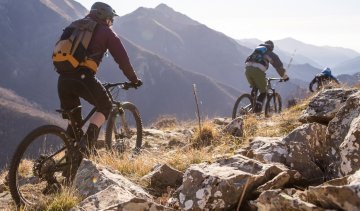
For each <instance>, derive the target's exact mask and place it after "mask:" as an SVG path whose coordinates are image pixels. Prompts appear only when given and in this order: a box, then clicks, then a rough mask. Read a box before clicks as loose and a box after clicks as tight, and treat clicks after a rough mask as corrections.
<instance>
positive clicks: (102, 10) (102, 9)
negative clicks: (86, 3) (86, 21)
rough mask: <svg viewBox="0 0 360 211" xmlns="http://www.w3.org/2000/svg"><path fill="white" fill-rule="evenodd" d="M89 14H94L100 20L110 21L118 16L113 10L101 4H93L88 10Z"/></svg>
mask: <svg viewBox="0 0 360 211" xmlns="http://www.w3.org/2000/svg"><path fill="white" fill-rule="evenodd" d="M90 14H95V15H96V17H97V18H99V19H100V20H106V19H107V18H110V19H112V18H113V17H114V16H118V15H117V14H116V12H115V10H114V9H113V8H111V7H110V6H109V5H107V4H105V3H102V2H95V3H94V4H93V5H92V6H91V9H90Z"/></svg>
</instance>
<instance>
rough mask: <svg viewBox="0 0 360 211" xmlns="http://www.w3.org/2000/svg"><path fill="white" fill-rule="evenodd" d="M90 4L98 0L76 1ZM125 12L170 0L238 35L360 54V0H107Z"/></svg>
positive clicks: (187, 12) (193, 15) (210, 24)
mask: <svg viewBox="0 0 360 211" xmlns="http://www.w3.org/2000/svg"><path fill="white" fill-rule="evenodd" d="M76 1H78V2H80V3H81V4H82V5H84V6H85V7H86V8H87V9H90V7H91V5H92V4H93V3H94V2H96V1H94V0H76ZM102 2H105V3H107V4H109V5H110V6H112V7H113V8H114V9H115V10H116V12H117V13H118V14H119V15H120V16H122V15H126V14H128V13H131V12H133V11H134V10H136V9H137V8H138V7H141V6H142V7H148V8H154V7H156V6H157V5H159V4H160V3H165V4H166V5H168V6H169V7H171V8H173V9H174V10H176V11H178V12H181V13H183V14H185V15H187V16H189V17H190V18H192V19H194V20H196V21H198V22H200V23H203V24H205V25H207V26H208V27H209V28H212V29H215V30H217V31H220V32H223V33H224V34H226V35H228V36H230V37H232V38H235V39H243V38H258V39H261V40H268V39H273V40H276V39H282V38H286V37H293V38H295V39H297V40H300V41H302V42H305V43H309V44H314V45H319V46H323V45H328V46H337V47H346V48H351V49H354V50H356V51H358V52H359V53H360V12H359V10H360V0H342V1H341V0H301V1H299V0H252V1H250V0H102Z"/></svg>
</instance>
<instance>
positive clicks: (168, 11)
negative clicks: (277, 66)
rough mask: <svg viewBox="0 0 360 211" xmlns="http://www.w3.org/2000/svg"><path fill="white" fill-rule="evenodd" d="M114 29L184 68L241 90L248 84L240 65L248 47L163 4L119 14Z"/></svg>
mask: <svg viewBox="0 0 360 211" xmlns="http://www.w3.org/2000/svg"><path fill="white" fill-rule="evenodd" d="M114 29H115V30H116V31H117V32H119V33H120V34H121V35H122V36H123V37H125V38H127V39H128V40H131V41H132V42H134V43H136V44H137V45H139V46H142V47H144V48H146V49H148V50H149V51H152V52H154V53H156V54H158V55H160V56H161V57H164V58H166V59H168V60H170V61H172V62H174V63H175V64H176V65H178V66H180V67H182V68H184V69H185V70H189V71H194V72H198V73H201V74H204V75H207V76H209V77H211V78H213V79H215V80H217V81H219V82H222V83H224V84H228V85H230V86H233V87H235V88H237V89H240V90H244V89H246V88H247V82H245V78H244V77H243V69H244V60H245V58H246V57H247V56H248V54H249V53H250V52H251V49H249V48H246V47H244V46H241V45H239V44H238V43H237V42H236V41H235V40H233V39H231V38H230V37H228V36H226V35H224V34H222V33H220V32H217V31H214V30H212V29H210V28H208V27H207V26H205V25H203V24H200V23H198V22H196V21H194V20H192V19H190V18H189V17H187V16H185V15H183V14H181V13H179V12H176V11H174V10H173V9H172V8H170V7H168V6H166V5H165V4H160V5H159V6H157V7H156V8H155V9H152V8H143V7H141V8H139V9H137V10H135V11H134V12H132V13H130V14H128V15H125V16H123V17H121V18H119V20H117V21H116V22H115V23H114Z"/></svg>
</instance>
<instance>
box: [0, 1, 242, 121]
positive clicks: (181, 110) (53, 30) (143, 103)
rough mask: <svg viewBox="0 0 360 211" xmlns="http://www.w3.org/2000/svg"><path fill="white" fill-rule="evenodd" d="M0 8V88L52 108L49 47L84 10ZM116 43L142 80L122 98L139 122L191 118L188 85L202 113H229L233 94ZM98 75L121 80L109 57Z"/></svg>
mask: <svg viewBox="0 0 360 211" xmlns="http://www.w3.org/2000/svg"><path fill="white" fill-rule="evenodd" d="M57 5H65V6H57ZM66 5H68V6H66ZM1 10H2V11H3V13H0V17H1V19H0V20H3V21H4V22H3V23H4V25H3V26H4V28H5V29H6V30H4V31H6V32H7V33H8V35H6V36H1V37H0V43H1V44H2V45H3V46H5V48H4V49H5V50H3V51H1V53H3V54H4V55H3V56H4V57H3V59H4V60H3V63H2V65H3V67H5V68H6V69H4V70H6V71H3V74H2V77H0V84H1V86H4V87H6V88H10V89H12V90H14V91H15V92H16V93H18V94H19V95H21V96H26V98H27V99H30V100H31V101H34V102H36V103H37V104H39V105H41V106H42V107H44V108H46V109H51V110H53V109H56V108H58V107H59V99H58V96H57V89H56V87H57V73H55V72H54V70H53V66H52V63H51V52H52V48H53V46H54V43H55V41H56V40H57V39H58V37H59V36H60V34H61V30H62V29H63V28H64V27H65V26H67V25H68V24H69V23H70V21H71V20H73V19H77V18H82V17H83V16H84V15H85V14H87V12H86V9H85V8H83V7H82V6H81V5H79V4H78V3H76V2H74V1H71V0H47V1H45V0H29V1H25V2H23V1H20V0H12V1H6V2H5V3H2V4H1ZM179 21H180V22H186V19H181V18H179ZM122 41H123V43H124V45H125V46H126V48H127V50H128V53H129V55H130V59H131V61H132V63H133V65H134V67H135V69H136V70H137V71H138V72H139V74H140V76H141V78H142V79H143V81H144V86H143V87H141V88H140V89H138V90H136V91H129V92H127V93H128V95H127V96H126V97H128V98H129V99H133V100H134V101H135V103H136V104H137V105H138V106H139V108H140V111H141V115H142V118H143V120H144V121H145V122H149V121H151V120H152V119H154V118H156V117H157V116H158V115H160V114H174V115H177V116H178V117H179V118H184V119H186V118H193V117H194V109H195V107H194V99H193V94H192V84H193V83H196V84H197V86H198V90H199V95H200V99H201V100H202V101H203V104H202V108H201V109H202V112H203V113H204V115H207V116H212V115H216V114H219V115H224V114H227V113H228V112H230V110H231V107H232V104H233V101H234V97H235V96H237V95H238V93H239V92H238V91H236V90H235V89H233V88H231V87H228V86H225V85H222V84H220V83H218V82H217V81H215V80H213V79H211V78H209V77H207V76H204V75H201V74H197V73H191V72H189V71H185V70H184V69H182V68H180V67H178V66H176V65H175V64H173V63H172V62H170V61H168V60H166V59H164V58H162V57H160V56H156V55H154V54H153V53H152V52H150V51H145V50H143V48H142V47H140V46H136V45H134V44H133V43H132V42H128V41H127V40H126V39H125V38H122ZM9 43H14V45H11V46H10V45H9ZM6 56H7V57H6ZM98 76H99V78H101V79H102V80H104V81H111V82H115V81H117V80H120V79H121V80H125V78H124V77H123V76H122V74H121V73H120V70H119V68H118V67H117V65H115V62H114V61H113V59H112V58H111V59H108V58H104V63H102V64H101V66H100V70H99V75H98ZM124 93H125V92H124Z"/></svg>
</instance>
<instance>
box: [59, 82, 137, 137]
mask: <svg viewBox="0 0 360 211" xmlns="http://www.w3.org/2000/svg"><path fill="white" fill-rule="evenodd" d="M102 85H103V86H104V87H105V90H106V93H107V94H108V96H109V98H110V101H111V103H112V104H113V107H115V108H120V107H121V102H119V101H115V100H114V98H113V96H112V94H111V90H112V89H111V88H114V87H117V86H121V88H122V89H125V90H128V89H129V88H130V87H133V88H136V87H135V86H134V85H133V84H131V83H128V82H121V83H103V84H102ZM80 108H81V106H78V107H76V108H74V109H72V110H71V111H70V112H68V113H66V114H65V115H67V116H68V117H69V120H70V125H71V128H72V129H73V131H76V130H77V128H75V126H74V125H75V120H74V118H72V115H71V113H73V112H74V111H75V110H76V109H80ZM113 109H114V108H113ZM57 111H59V112H60V113H63V111H62V110H57ZM95 112H96V107H93V108H92V109H91V111H90V112H89V113H88V114H87V115H86V117H85V118H84V119H83V120H82V121H81V123H80V125H79V129H81V128H82V127H84V125H85V124H86V122H87V121H89V119H90V118H91V116H92V115H93V114H94V113H95ZM74 134H75V140H76V141H80V139H81V137H77V133H75V132H74Z"/></svg>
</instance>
